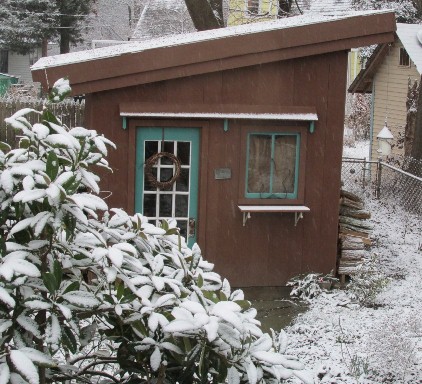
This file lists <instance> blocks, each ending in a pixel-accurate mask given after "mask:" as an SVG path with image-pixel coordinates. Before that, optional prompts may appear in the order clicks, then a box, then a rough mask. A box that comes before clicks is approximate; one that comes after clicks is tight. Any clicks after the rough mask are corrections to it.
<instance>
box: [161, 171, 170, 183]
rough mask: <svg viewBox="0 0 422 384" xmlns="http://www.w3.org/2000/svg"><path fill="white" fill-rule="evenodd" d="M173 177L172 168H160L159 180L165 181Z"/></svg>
mask: <svg viewBox="0 0 422 384" xmlns="http://www.w3.org/2000/svg"><path fill="white" fill-rule="evenodd" d="M172 177H173V168H161V169H160V181H162V182H166V181H169V180H170V179H171V178H172Z"/></svg>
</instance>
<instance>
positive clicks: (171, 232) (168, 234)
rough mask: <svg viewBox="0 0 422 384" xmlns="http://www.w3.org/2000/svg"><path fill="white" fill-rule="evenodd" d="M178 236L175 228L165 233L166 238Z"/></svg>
mask: <svg viewBox="0 0 422 384" xmlns="http://www.w3.org/2000/svg"><path fill="white" fill-rule="evenodd" d="M178 234H179V230H178V229H177V228H171V229H169V230H167V231H166V236H170V235H178Z"/></svg>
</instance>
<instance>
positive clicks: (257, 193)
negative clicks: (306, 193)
mask: <svg viewBox="0 0 422 384" xmlns="http://www.w3.org/2000/svg"><path fill="white" fill-rule="evenodd" d="M299 155H300V134H299V133H249V134H248V140H247V159H246V190H245V197H246V198H252V199H296V198H297V195H298V180H299V157H300V156H299Z"/></svg>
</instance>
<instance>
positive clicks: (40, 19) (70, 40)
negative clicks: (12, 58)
mask: <svg viewBox="0 0 422 384" xmlns="http://www.w3.org/2000/svg"><path fill="white" fill-rule="evenodd" d="M95 2H96V0H4V1H3V2H2V4H1V5H0V47H1V48H4V49H9V50H12V51H15V52H18V53H21V54H26V53H28V52H30V51H31V50H32V49H34V48H35V47H39V46H40V45H41V44H42V43H43V42H46V41H47V40H54V39H58V41H59V43H60V53H67V52H69V50H70V45H71V44H76V43H77V42H80V41H82V38H81V31H82V30H83V28H84V26H86V19H87V16H88V15H89V14H90V13H91V12H92V11H93V5H94V3H95Z"/></svg>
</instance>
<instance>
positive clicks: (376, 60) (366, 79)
mask: <svg viewBox="0 0 422 384" xmlns="http://www.w3.org/2000/svg"><path fill="white" fill-rule="evenodd" d="M419 31H422V25H420V24H402V23H397V31H396V35H397V37H398V39H399V40H400V41H401V43H402V44H403V46H404V48H405V49H406V51H407V53H408V54H409V57H410V58H411V59H412V61H413V63H414V64H415V66H416V69H417V71H418V72H419V74H421V75H422V44H421V42H420V41H419V40H418V37H417V33H418V32H419ZM387 52H388V46H387V44H380V45H378V46H377V48H376V49H375V51H374V52H373V53H372V55H371V57H370V58H369V59H368V61H367V63H366V67H365V68H364V69H362V70H361V71H360V73H359V75H358V76H357V77H356V79H355V80H354V81H353V83H352V84H351V85H350V87H349V92H352V93H370V92H372V80H373V78H374V76H375V74H376V72H377V70H378V67H379V65H381V63H382V61H383V59H384V57H385V55H386V54H387Z"/></svg>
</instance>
